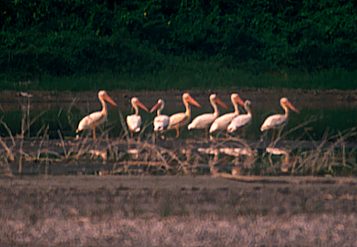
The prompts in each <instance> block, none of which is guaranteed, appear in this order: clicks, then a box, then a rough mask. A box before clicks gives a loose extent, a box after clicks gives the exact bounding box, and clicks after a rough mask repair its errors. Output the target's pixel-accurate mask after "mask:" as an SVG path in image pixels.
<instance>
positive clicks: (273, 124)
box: [260, 114, 288, 131]
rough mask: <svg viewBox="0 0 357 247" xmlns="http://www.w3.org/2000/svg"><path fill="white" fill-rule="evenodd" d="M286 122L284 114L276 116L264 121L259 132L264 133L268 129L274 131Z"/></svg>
mask: <svg viewBox="0 0 357 247" xmlns="http://www.w3.org/2000/svg"><path fill="white" fill-rule="evenodd" d="M287 120H288V118H287V116H285V115H284V114H276V115H272V116H270V117H268V118H267V119H265V121H264V123H263V124H262V126H261V127H260V131H265V130H269V129H276V128H278V127H280V126H282V125H284V124H285V123H286V121H287Z"/></svg>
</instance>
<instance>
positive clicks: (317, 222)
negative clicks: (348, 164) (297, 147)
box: [0, 176, 357, 246]
mask: <svg viewBox="0 0 357 247" xmlns="http://www.w3.org/2000/svg"><path fill="white" fill-rule="evenodd" d="M266 179H268V178H266ZM275 179H277V180H278V178H275ZM290 180H294V179H290ZM311 181H314V184H313V185H312V184H309V183H304V179H303V178H301V179H296V181H295V183H284V184H281V183H277V182H274V181H273V182H272V183H267V182H263V181H260V182H253V183H240V182H235V181H230V180H223V179H218V178H209V177H201V178H192V177H188V176H183V177H179V176H173V177H167V176H165V177H153V176H148V177H145V176H144V177H137V176H135V177H122V178H118V176H109V177H105V178H102V177H72V176H65V177H61V176H59V177H58V176H55V177H51V178H50V179H44V178H41V177H33V178H24V179H13V180H11V182H10V180H0V198H1V204H2V210H1V213H0V224H1V225H2V226H3V227H1V228H0V239H1V240H0V245H1V246H28V245H33V244H34V243H36V246H93V245H95V246H98V245H99V246H143V244H144V246H249V245H251V246H257V245H262V244H264V245H265V246H290V245H293V246H296V245H298V246H353V245H354V244H355V243H356V241H357V239H356V236H357V235H356V233H357V232H356V229H357V214H356V213H357V212H356V207H355V205H356V201H357V194H356V190H355V189H354V188H355V185H356V180H355V179H349V180H348V181H347V180H346V179H341V178H339V179H333V180H329V183H324V180H323V179H320V180H314V179H312V178H311ZM18 195H21V196H18Z"/></svg>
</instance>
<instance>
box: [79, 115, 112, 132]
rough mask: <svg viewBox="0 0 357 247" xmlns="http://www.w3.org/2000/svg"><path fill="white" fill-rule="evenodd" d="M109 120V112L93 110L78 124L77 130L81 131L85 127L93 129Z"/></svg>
mask: <svg viewBox="0 0 357 247" xmlns="http://www.w3.org/2000/svg"><path fill="white" fill-rule="evenodd" d="M106 120H107V114H106V113H103V112H101V111H97V112H93V113H91V114H89V115H88V116H85V117H84V118H83V119H82V120H81V121H80V122H79V124H78V128H77V131H76V132H80V131H82V130H85V129H92V128H94V127H96V126H98V125H101V124H102V123H104V122H105V121H106Z"/></svg>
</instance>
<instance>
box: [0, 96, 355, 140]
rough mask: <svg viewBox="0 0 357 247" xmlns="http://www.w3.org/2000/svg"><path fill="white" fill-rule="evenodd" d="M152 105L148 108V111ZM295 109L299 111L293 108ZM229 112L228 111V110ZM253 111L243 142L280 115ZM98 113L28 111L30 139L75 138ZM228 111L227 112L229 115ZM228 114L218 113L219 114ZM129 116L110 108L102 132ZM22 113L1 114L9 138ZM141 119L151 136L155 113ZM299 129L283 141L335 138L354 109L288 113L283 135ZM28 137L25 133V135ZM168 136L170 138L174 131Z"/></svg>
mask: <svg viewBox="0 0 357 247" xmlns="http://www.w3.org/2000/svg"><path fill="white" fill-rule="evenodd" d="M151 106H152V105H149V107H151ZM297 107H299V106H298V105H297ZM230 108H232V107H230ZM252 108H253V121H252V123H251V124H250V125H249V126H247V127H245V128H243V129H242V130H240V131H238V132H237V134H236V135H239V136H240V137H244V138H245V139H247V140H257V139H259V138H260V136H261V133H260V131H259V128H260V125H261V124H262V123H263V121H264V119H265V118H266V117H267V116H269V115H270V114H275V113H282V109H280V107H279V105H278V104H276V106H275V107H274V109H271V108H270V107H269V108H265V107H264V105H260V107H259V108H257V107H254V104H253V106H252ZM96 109H98V106H97V107H96V108H94V109H92V110H83V107H77V106H76V105H74V106H71V107H70V108H56V109H51V110H38V109H35V110H32V109H30V119H31V121H33V123H31V128H30V135H31V136H32V137H34V136H41V135H43V133H44V131H45V129H46V127H47V126H48V132H47V133H48V134H49V136H50V138H55V139H56V138H59V135H58V132H59V131H60V132H61V133H62V135H64V136H66V137H67V136H68V137H73V136H75V133H74V132H75V129H76V127H77V125H78V122H79V121H80V119H81V118H82V117H84V116H85V115H86V114H88V113H90V112H92V111H94V110H96ZM183 110H184V109H183V106H182V105H181V104H180V102H178V104H177V106H176V105H171V106H170V105H169V106H168V107H166V108H165V109H164V114H167V115H170V114H172V113H175V112H179V111H183ZM231 110H232V109H229V110H228V111H231ZM211 111H212V110H211V108H210V106H209V105H208V103H207V104H205V105H204V106H203V108H201V109H197V108H193V118H194V117H195V116H197V115H199V114H201V113H204V112H211ZM228 111H222V114H224V113H225V112H228ZM128 114H132V113H131V112H130V107H127V109H123V110H119V109H113V108H111V109H110V111H109V117H108V121H107V123H106V124H105V125H103V129H107V130H108V129H110V130H109V135H110V136H111V137H117V136H119V135H123V134H124V131H123V128H122V124H121V121H120V116H121V115H122V116H124V118H125V116H126V115H128ZM22 115H23V113H22V112H21V110H10V111H2V112H1V119H2V121H3V122H5V123H6V124H7V125H8V126H9V128H10V129H11V132H12V134H13V135H17V134H19V133H20V130H21V119H22ZM141 115H142V118H143V126H145V127H146V129H145V131H144V135H146V134H150V133H151V132H152V120H153V118H154V117H155V115H156V113H155V114H154V113H152V114H149V113H146V112H141ZM299 125H301V127H300V128H298V129H297V130H296V131H294V132H292V133H291V134H289V135H288V136H287V137H286V138H287V139H289V140H294V139H296V138H299V139H305V140H306V139H314V140H318V139H321V138H322V137H323V136H324V134H326V133H328V134H329V135H333V134H336V133H338V132H341V131H345V130H349V129H351V128H353V127H355V126H357V109H354V108H352V107H344V108H324V109H302V110H301V112H300V114H296V113H294V112H292V113H291V115H290V119H289V122H288V124H287V126H286V127H285V128H284V131H287V130H289V129H292V128H295V127H296V126H299ZM0 131H1V135H2V136H7V131H6V130H5V129H4V127H3V126H1V128H0ZM181 133H182V134H181V138H196V137H197V138H200V137H204V136H205V135H204V131H200V130H195V131H192V132H188V131H187V129H184V130H183V131H182V132H181ZM28 134H29V133H27V135H28ZM168 135H170V136H174V131H172V133H169V134H168Z"/></svg>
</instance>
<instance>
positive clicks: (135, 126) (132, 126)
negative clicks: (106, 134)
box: [126, 97, 148, 133]
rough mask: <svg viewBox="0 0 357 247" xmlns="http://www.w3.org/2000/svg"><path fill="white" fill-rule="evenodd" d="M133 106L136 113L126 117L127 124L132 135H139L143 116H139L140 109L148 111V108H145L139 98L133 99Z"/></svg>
mask: <svg viewBox="0 0 357 247" xmlns="http://www.w3.org/2000/svg"><path fill="white" fill-rule="evenodd" d="M131 106H132V107H133V109H134V111H135V113H134V114H132V115H129V116H127V117H126V124H127V125H128V128H129V131H130V132H131V133H138V132H140V129H141V122H142V121H141V116H140V115H139V107H140V108H142V109H144V110H146V111H148V110H147V108H146V106H144V105H143V104H142V103H141V102H140V101H139V99H138V98H136V97H133V98H131Z"/></svg>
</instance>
